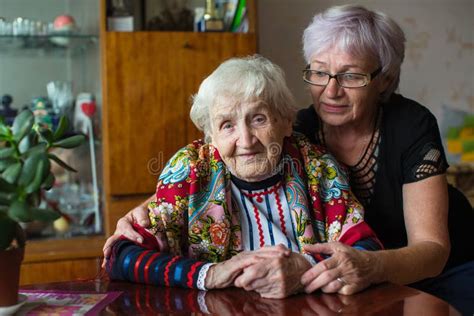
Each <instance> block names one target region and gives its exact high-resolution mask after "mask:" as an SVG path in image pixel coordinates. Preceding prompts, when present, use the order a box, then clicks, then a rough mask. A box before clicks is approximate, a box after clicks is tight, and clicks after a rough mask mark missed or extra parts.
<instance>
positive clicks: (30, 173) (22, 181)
mask: <svg viewBox="0 0 474 316" xmlns="http://www.w3.org/2000/svg"><path fill="white" fill-rule="evenodd" d="M44 156H45V155H44V154H41V153H34V154H33V155H30V156H28V157H27V158H26V160H25V163H24V164H23V168H22V169H21V174H20V177H19V178H18V184H19V185H22V186H26V185H28V184H29V183H30V182H31V181H32V180H33V177H34V176H35V171H36V169H37V168H38V163H39V161H40V159H41V158H42V157H44Z"/></svg>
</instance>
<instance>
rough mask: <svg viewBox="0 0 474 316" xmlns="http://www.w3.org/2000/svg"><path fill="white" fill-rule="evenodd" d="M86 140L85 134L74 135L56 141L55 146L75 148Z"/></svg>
mask: <svg viewBox="0 0 474 316" xmlns="http://www.w3.org/2000/svg"><path fill="white" fill-rule="evenodd" d="M85 140H86V137H85V136H84V135H74V136H71V137H68V138H65V139H61V140H60V141H57V142H54V143H53V146H54V147H60V148H74V147H77V146H79V145H80V144H82V143H83V142H84V141H85Z"/></svg>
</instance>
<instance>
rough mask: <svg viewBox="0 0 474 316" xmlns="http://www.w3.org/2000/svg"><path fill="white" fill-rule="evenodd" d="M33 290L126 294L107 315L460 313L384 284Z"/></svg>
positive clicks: (93, 284) (84, 285)
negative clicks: (266, 290) (291, 289)
mask: <svg viewBox="0 0 474 316" xmlns="http://www.w3.org/2000/svg"><path fill="white" fill-rule="evenodd" d="M21 288H22V289H25V290H26V289H29V290H58V291H59V290H61V291H89V292H107V291H122V292H123V293H122V295H121V296H119V297H118V298H117V299H116V300H115V301H113V302H112V303H110V304H109V305H108V306H107V307H105V308H104V309H103V310H102V311H101V313H100V314H101V315H155V314H157V313H166V314H168V313H171V314H180V315H182V314H184V315H186V314H209V313H210V314H218V315H273V316H277V315H324V316H330V315H384V316H390V315H415V316H421V315H430V316H441V315H450V316H454V315H460V314H459V313H458V312H457V311H456V310H455V309H454V308H453V307H451V306H450V305H449V304H448V303H446V302H444V301H442V300H440V299H438V298H436V297H434V296H431V295H429V294H426V293H423V292H420V291H418V290H415V289H412V288H409V287H405V286H400V285H394V284H382V285H379V286H375V287H371V288H369V289H367V290H365V291H363V292H361V293H358V294H355V295H351V296H344V295H337V294H322V293H320V292H318V293H314V294H311V295H306V294H299V295H295V296H292V297H289V298H286V299H282V300H273V299H263V298H260V297H259V295H258V294H257V293H254V292H246V291H244V290H241V289H237V288H229V289H225V290H213V291H209V292H201V291H198V290H187V289H180V288H162V287H155V286H147V285H141V284H132V283H123V282H107V281H75V282H61V283H48V284H37V285H27V286H22V287H21Z"/></svg>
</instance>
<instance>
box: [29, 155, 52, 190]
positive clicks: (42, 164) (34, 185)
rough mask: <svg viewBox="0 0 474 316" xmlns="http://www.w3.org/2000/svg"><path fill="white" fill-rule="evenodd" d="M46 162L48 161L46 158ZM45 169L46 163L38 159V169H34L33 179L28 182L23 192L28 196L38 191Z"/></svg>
mask: <svg viewBox="0 0 474 316" xmlns="http://www.w3.org/2000/svg"><path fill="white" fill-rule="evenodd" d="M46 160H48V159H47V158H46ZM45 169H46V162H45V160H44V159H40V161H39V162H38V168H37V169H36V172H35V177H34V178H33V181H32V182H30V184H28V185H27V186H26V188H25V192H26V193H28V194H31V193H33V192H36V191H38V190H39V188H40V186H41V183H42V182H43V173H44V172H45Z"/></svg>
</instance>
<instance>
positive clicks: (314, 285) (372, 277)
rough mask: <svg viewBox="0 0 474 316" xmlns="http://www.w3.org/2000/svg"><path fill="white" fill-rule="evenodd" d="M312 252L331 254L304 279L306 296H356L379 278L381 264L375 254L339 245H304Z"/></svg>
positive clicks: (337, 243)
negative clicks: (317, 291) (355, 294)
mask: <svg viewBox="0 0 474 316" xmlns="http://www.w3.org/2000/svg"><path fill="white" fill-rule="evenodd" d="M304 249H305V250H306V251H309V252H311V253H323V254H328V255H331V257H330V258H327V259H325V260H323V261H321V262H319V263H318V264H317V265H315V266H313V267H312V268H311V269H309V270H308V271H307V272H306V273H304V274H303V276H302V277H301V283H302V284H303V285H304V287H305V292H306V293H311V292H313V291H315V290H317V289H321V290H322V291H323V292H325V293H335V292H338V293H341V294H345V295H349V294H354V293H357V292H359V291H361V290H363V289H365V288H367V287H368V286H370V285H371V284H373V283H376V282H377V280H379V279H380V274H381V270H382V269H381V265H380V263H379V261H378V259H377V255H376V252H372V251H361V250H356V249H354V248H352V247H350V246H347V245H344V244H342V243H339V242H330V243H321V244H316V245H310V246H305V247H304Z"/></svg>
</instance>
